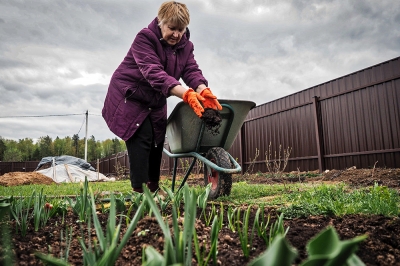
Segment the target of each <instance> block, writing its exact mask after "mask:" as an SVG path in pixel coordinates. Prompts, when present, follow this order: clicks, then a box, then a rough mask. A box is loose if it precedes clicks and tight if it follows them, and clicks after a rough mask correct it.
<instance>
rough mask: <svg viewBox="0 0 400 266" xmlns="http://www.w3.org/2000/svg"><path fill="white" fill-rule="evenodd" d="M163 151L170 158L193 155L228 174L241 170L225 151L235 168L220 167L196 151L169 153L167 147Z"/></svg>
mask: <svg viewBox="0 0 400 266" xmlns="http://www.w3.org/2000/svg"><path fill="white" fill-rule="evenodd" d="M164 153H165V154H167V155H168V157H171V158H184V157H195V158H197V159H199V160H200V161H202V162H203V163H205V164H206V165H208V166H209V167H211V168H212V169H214V170H216V171H218V172H223V173H228V174H234V173H239V172H240V171H242V167H241V166H240V165H239V164H238V163H237V162H236V160H235V159H234V158H233V157H232V156H231V155H230V154H229V153H228V152H227V154H228V156H229V160H230V161H231V163H232V164H233V165H234V166H235V168H234V169H233V168H229V169H228V168H222V167H219V166H218V165H216V164H215V163H213V162H211V161H210V160H207V159H206V158H205V157H204V156H202V155H200V154H198V153H197V152H187V153H175V154H172V153H170V152H169V151H168V150H167V149H165V148H164Z"/></svg>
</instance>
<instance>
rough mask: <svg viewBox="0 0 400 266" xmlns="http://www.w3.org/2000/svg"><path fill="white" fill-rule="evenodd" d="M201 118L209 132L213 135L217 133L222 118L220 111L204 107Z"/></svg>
mask: <svg viewBox="0 0 400 266" xmlns="http://www.w3.org/2000/svg"><path fill="white" fill-rule="evenodd" d="M201 119H203V121H204V122H205V124H206V129H207V130H208V132H210V133H211V134H212V135H213V136H215V135H218V134H219V128H220V127H221V122H222V118H221V113H220V112H219V111H218V110H215V109H212V108H205V109H204V113H203V116H202V117H201Z"/></svg>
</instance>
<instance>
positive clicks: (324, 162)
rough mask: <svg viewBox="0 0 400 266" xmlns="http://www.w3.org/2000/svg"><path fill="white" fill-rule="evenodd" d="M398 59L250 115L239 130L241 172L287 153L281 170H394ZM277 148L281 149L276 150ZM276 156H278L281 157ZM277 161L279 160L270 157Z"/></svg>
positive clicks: (399, 127)
mask: <svg viewBox="0 0 400 266" xmlns="http://www.w3.org/2000/svg"><path fill="white" fill-rule="evenodd" d="M399 103H400V57H397V58H394V59H392V60H389V61H386V62H383V63H380V64H377V65H375V66H372V67H369V68H366V69H363V70H360V71H357V72H355V73H352V74H349V75H346V76H344V77H340V78H338V79H335V80H331V81H329V82H326V83H323V84H320V85H318V86H315V87H312V88H309V89H306V90H304V91H300V92H297V93H295V94H292V95H289V96H286V97H284V98H281V99H278V100H276V101H272V102H269V103H266V104H263V105H260V106H258V107H256V108H254V109H253V110H251V111H250V113H249V115H248V117H247V120H246V121H245V124H244V126H243V127H242V130H241V143H242V149H241V152H240V153H238V152H237V149H236V150H234V151H232V152H231V155H232V156H234V157H235V156H236V157H239V158H240V162H241V163H242V166H243V169H244V171H246V169H248V168H249V166H250V165H251V164H252V158H254V157H255V154H256V150H258V151H259V157H258V158H257V160H255V161H254V165H253V166H254V171H261V172H266V171H267V164H266V160H265V159H266V157H265V154H266V153H267V152H268V148H269V147H270V146H269V145H270V143H271V148H270V150H271V153H272V156H271V157H272V158H274V157H275V156H274V154H275V152H279V150H281V153H282V150H283V149H284V148H285V149H286V148H288V147H290V148H291V149H292V152H291V155H290V157H289V160H288V165H287V168H286V171H296V170H300V171H306V170H315V169H319V170H320V171H323V170H325V169H344V168H347V167H351V166H356V167H358V168H368V167H374V166H376V167H399V166H400V139H399V135H400V133H399V132H400V107H399ZM280 145H281V149H279V147H280ZM281 156H282V155H281ZM276 158H277V159H279V156H278V155H277V156H276Z"/></svg>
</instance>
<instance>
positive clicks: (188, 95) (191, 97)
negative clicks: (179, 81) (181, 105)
mask: <svg viewBox="0 0 400 266" xmlns="http://www.w3.org/2000/svg"><path fill="white" fill-rule="evenodd" d="M182 99H183V101H184V102H185V103H187V104H189V106H190V107H191V108H192V109H193V111H194V112H195V113H196V115H197V116H198V117H202V116H203V112H204V108H203V106H201V104H200V102H199V100H200V101H205V99H204V98H203V96H201V95H200V94H198V93H197V92H195V91H194V90H193V89H188V90H187V91H185V93H184V94H183V97H182Z"/></svg>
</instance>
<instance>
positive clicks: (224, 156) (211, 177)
mask: <svg viewBox="0 0 400 266" xmlns="http://www.w3.org/2000/svg"><path fill="white" fill-rule="evenodd" d="M206 159H208V160H209V161H211V162H212V163H214V164H216V165H217V166H219V167H221V168H226V169H230V168H232V164H231V161H230V159H229V156H228V153H227V152H226V151H225V150H224V149H223V148H221V147H214V148H211V149H210V150H208V152H207V154H206ZM209 183H211V191H210V194H209V195H208V199H216V198H218V197H219V196H223V195H229V194H230V193H231V189H232V174H228V173H224V172H220V171H217V170H215V169H213V168H211V167H209V166H207V165H206V164H204V184H205V185H206V186H207V185H208V184H209Z"/></svg>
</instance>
